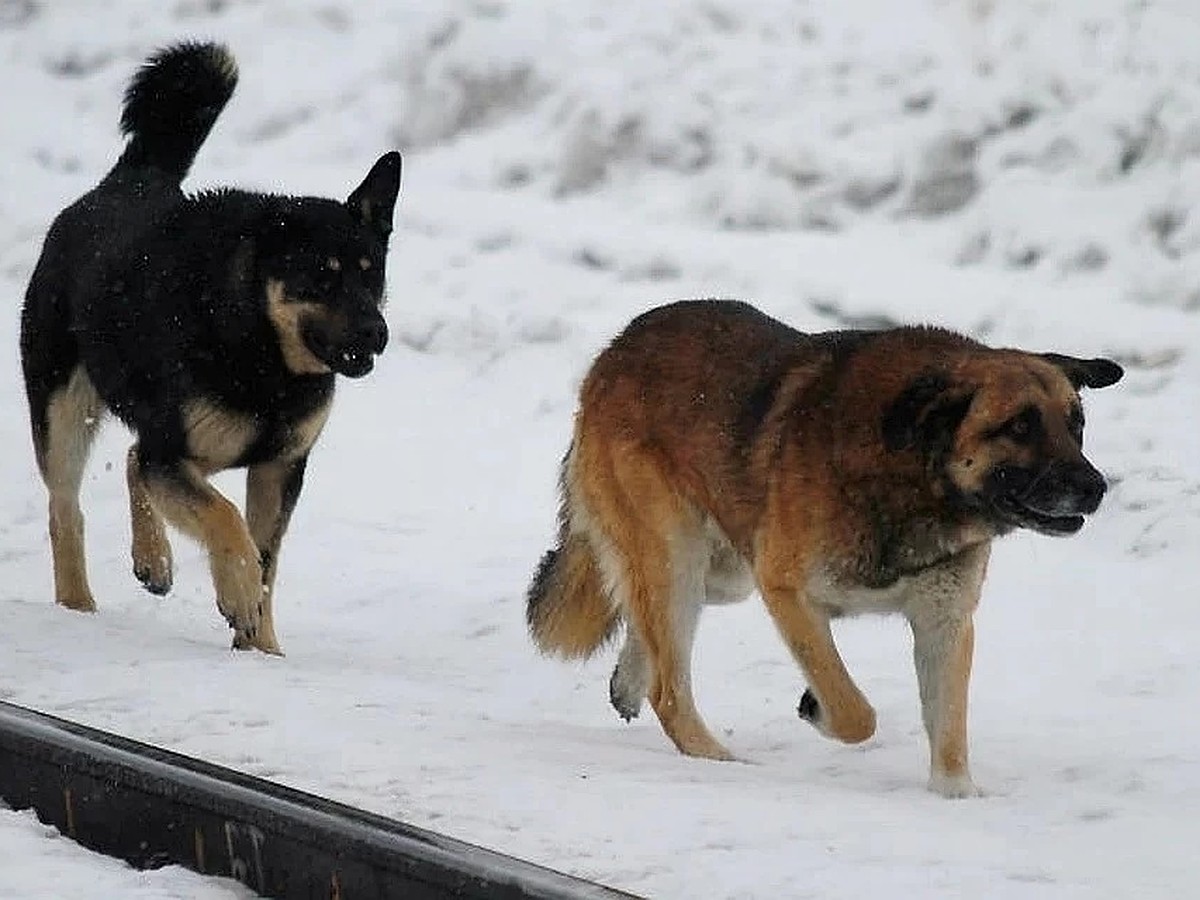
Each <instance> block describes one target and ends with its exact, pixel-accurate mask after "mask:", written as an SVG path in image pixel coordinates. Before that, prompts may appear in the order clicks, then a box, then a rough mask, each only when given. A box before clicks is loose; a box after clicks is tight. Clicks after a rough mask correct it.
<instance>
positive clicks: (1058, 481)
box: [1021, 457, 1108, 515]
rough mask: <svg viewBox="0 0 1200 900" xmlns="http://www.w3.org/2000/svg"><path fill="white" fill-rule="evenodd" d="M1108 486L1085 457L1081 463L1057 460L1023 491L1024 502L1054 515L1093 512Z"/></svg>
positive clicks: (1098, 505) (1087, 513)
mask: <svg viewBox="0 0 1200 900" xmlns="http://www.w3.org/2000/svg"><path fill="white" fill-rule="evenodd" d="M1107 489H1108V482H1106V481H1105V480H1104V476H1103V475H1101V474H1100V472H1099V471H1098V470H1097V469H1096V467H1095V466H1093V465H1092V464H1091V463H1089V462H1088V461H1087V460H1086V459H1083V458H1082V457H1081V458H1080V459H1079V461H1078V462H1069V463H1066V462H1054V463H1051V464H1050V465H1049V466H1047V467H1046V468H1045V469H1043V470H1042V472H1041V474H1039V475H1038V476H1037V477H1035V478H1034V479H1033V480H1032V481H1031V482H1030V484H1029V486H1028V487H1027V488H1026V489H1025V490H1024V491H1023V492H1022V497H1021V498H1022V502H1024V503H1025V504H1026V505H1028V506H1029V507H1030V508H1032V509H1035V510H1037V511H1039V512H1043V513H1048V514H1052V515H1091V514H1092V513H1094V512H1095V511H1096V510H1097V509H1098V508H1099V507H1100V501H1101V500H1102V499H1103V498H1104V493H1105V491H1106V490H1107Z"/></svg>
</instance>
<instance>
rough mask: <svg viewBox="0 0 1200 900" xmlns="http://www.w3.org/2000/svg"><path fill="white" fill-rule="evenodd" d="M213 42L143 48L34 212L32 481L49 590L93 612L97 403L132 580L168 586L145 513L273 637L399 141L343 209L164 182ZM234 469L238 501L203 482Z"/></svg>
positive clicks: (188, 147) (218, 52)
mask: <svg viewBox="0 0 1200 900" xmlns="http://www.w3.org/2000/svg"><path fill="white" fill-rule="evenodd" d="M236 83H237V68H236V65H235V63H234V61H233V58H232V56H230V54H229V52H228V51H227V50H226V49H225V48H224V47H222V46H219V45H214V44H194V43H186V44H180V45H177V46H173V47H170V48H167V49H165V50H162V51H161V52H159V53H158V54H157V55H155V56H154V57H152V58H151V59H150V60H149V61H148V62H147V63H146V64H145V66H144V67H143V68H142V69H141V70H140V71H139V72H138V73H137V75H136V76H135V77H134V78H133V80H132V82H131V84H130V85H129V88H128V90H127V91H126V95H125V103H124V110H123V114H122V117H121V128H122V131H123V132H124V133H125V134H126V135H128V136H129V140H128V143H127V144H126V146H125V149H124V152H123V153H122V154H121V157H120V159H119V160H118V161H117V163H116V165H115V166H114V167H113V169H112V170H111V171H110V172H109V173H108V175H107V176H106V177H105V178H104V180H103V181H101V182H100V184H99V185H98V186H97V187H96V188H94V189H93V190H91V191H90V192H88V193H87V194H85V195H84V196H83V197H81V198H80V199H79V200H77V201H76V202H75V203H73V204H72V205H71V206H69V207H67V208H66V209H65V210H63V212H62V213H60V214H59V216H58V218H57V219H56V220H55V221H54V224H53V225H52V226H51V228H50V231H49V234H48V235H47V238H46V243H45V246H44V247H43V249H42V255H41V258H40V259H39V260H38V264H37V268H36V269H35V271H34V273H33V277H32V279H31V281H30V284H29V290H28V292H27V293H26V296H25V305H24V308H23V310H22V317H21V363H22V368H23V370H24V375H25V387H26V393H27V395H28V399H29V408H30V417H31V420H32V426H33V443H34V448H35V450H36V453H37V462H38V467H39V468H40V470H41V473H42V477H43V479H44V480H45V482H46V487H47V489H48V490H49V493H50V539H51V547H52V551H53V555H54V591H55V599H56V601H57V602H58V603H61V604H62V605H63V606H67V607H70V608H72V609H80V610H91V609H94V608H95V601H94V600H93V599H92V593H91V590H90V588H89V587H88V582H87V572H86V567H85V562H84V547H83V516H82V513H81V512H80V508H79V488H80V482H81V479H82V474H83V468H84V465H85V463H86V461H87V456H88V451H89V448H90V445H91V441H92V438H93V437H94V435H95V432H96V427H97V424H98V422H99V421H100V419H101V418H102V416H103V414H104V412H105V410H106V409H107V410H111V411H112V412H113V413H115V414H116V415H117V416H118V417H119V418H120V419H121V420H122V421H124V422H125V423H126V424H127V425H128V426H129V427H130V428H131V429H132V430H133V431H134V432H135V433H136V436H137V442H136V443H135V444H134V445H133V447H131V448H130V451H129V458H128V469H127V475H128V481H129V494H130V510H131V515H132V520H133V567H134V573H135V574H136V575H137V577H138V579H139V580H140V581H141V582H142V584H144V585H145V586H146V588H147V589H149V590H150V591H153V592H154V593H159V594H161V593H165V592H166V591H168V590H170V588H171V577H172V575H171V568H172V563H171V547H170V545H169V543H168V542H167V537H166V533H165V530H164V527H163V520H164V519H165V520H166V521H167V522H169V523H170V524H172V525H173V526H175V527H176V528H178V529H179V530H180V531H182V532H184V533H185V534H187V535H190V536H192V537H193V538H195V539H197V540H198V541H200V543H201V544H202V545H203V546H204V547H205V549H206V551H207V553H208V557H209V563H210V567H211V570H212V577H213V583H214V587H215V589H216V595H217V607H218V608H219V609H220V611H221V613H222V614H223V615H224V616H225V618H226V619H227V620H228V621H229V624H230V626H231V627H232V628H233V630H234V639H233V645H234V646H235V647H238V648H248V647H257V648H258V649H260V650H264V651H267V652H276V653H277V652H279V644H278V641H277V640H276V637H275V628H274V621H273V617H272V611H271V594H272V586H273V584H274V580H275V571H276V564H277V560H278V551H279V544H280V540H281V539H282V537H283V533H284V531H285V529H286V528H287V524H288V520H289V518H290V516H291V512H292V509H293V508H294V506H295V504H296V499H297V497H298V495H299V493H300V487H301V484H302V481H303V478H304V469H305V464H306V462H307V459H308V453H309V450H310V449H311V448H312V446H313V442H314V441H315V440H316V438H317V436H318V435H319V434H320V432H321V428H322V426H323V425H324V423H325V420H326V417H327V416H328V415H329V409H330V403H331V401H332V398H333V386H334V374H335V373H336V374H341V375H346V376H348V377H350V378H359V377H361V376H363V375H366V374H367V373H368V372H370V371H371V369H372V367H373V365H374V356H375V355H376V354H378V353H380V352H382V351H383V349H384V346H385V345H386V343H387V337H388V334H387V326H386V325H385V323H384V320H383V316H382V314H381V312H380V307H381V304H382V302H383V292H384V263H385V257H386V253H387V245H388V237H389V234H390V232H391V230H392V224H391V222H392V211H393V208H394V207H395V203H396V195H397V193H398V191H399V187H400V156H399V154H397V153H388V154H385V155H384V156H383V157H381V158H380V159H379V161H378V162H376V163H375V165H374V167H373V168H372V169H371V171H370V172H369V173H368V175H367V177H366V179H365V180H364V181H363V182H362V184H361V185H359V187H358V188H356V189H355V190H354V192H353V193H351V194H350V197H349V199H348V200H346V201H345V203H342V202H338V201H334V200H326V199H320V198H315V197H281V196H273V195H265V194H257V193H248V192H243V191H236V190H229V189H222V190H217V191H210V192H204V193H201V194H198V195H195V196H186V195H185V194H184V193H183V192H182V191H181V190H180V182H181V181H182V180H183V178H184V176H185V175H186V174H187V172H188V169H189V168H190V167H191V164H192V161H193V160H194V159H195V156H196V153H197V151H198V150H199V149H200V145H201V144H202V143H203V142H204V140H205V138H206V137H207V136H208V133H209V131H210V130H211V129H212V126H213V123H214V122H215V121H216V118H217V116H218V115H219V114H220V112H221V110H222V109H223V108H224V106H225V104H226V103H227V102H228V100H229V98H230V96H231V95H232V94H233V89H234V86H235V84H236ZM241 466H245V467H247V469H248V473H247V479H246V516H245V518H244V519H243V517H242V516H241V514H240V513H239V512H238V510H237V509H236V507H235V506H234V505H233V504H232V503H230V502H229V500H227V499H226V498H225V497H224V496H222V495H221V494H220V493H219V492H217V491H216V490H215V489H214V488H213V487H212V486H211V485H210V484H209V483H208V480H207V479H208V476H210V475H212V474H213V473H215V472H218V471H220V470H222V469H228V468H234V467H241Z"/></svg>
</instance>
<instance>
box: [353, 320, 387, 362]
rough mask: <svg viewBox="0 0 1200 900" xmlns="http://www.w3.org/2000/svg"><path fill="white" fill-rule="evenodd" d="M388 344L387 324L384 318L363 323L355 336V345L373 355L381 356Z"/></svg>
mask: <svg viewBox="0 0 1200 900" xmlns="http://www.w3.org/2000/svg"><path fill="white" fill-rule="evenodd" d="M387 342H388V327H387V322H385V321H383V318H382V317H377V318H372V319H368V320H367V321H366V322H363V323H362V324H361V325H360V326H359V327H358V331H357V333H356V334H355V343H356V344H358V345H359V346H360V347H362V348H363V349H364V350H367V351H369V352H370V353H373V354H376V355H378V354H380V353H382V352H383V348H384V347H386V346H387Z"/></svg>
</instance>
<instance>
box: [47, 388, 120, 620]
mask: <svg viewBox="0 0 1200 900" xmlns="http://www.w3.org/2000/svg"><path fill="white" fill-rule="evenodd" d="M31 412H32V414H33V419H34V429H33V433H34V447H35V450H36V452H37V461H38V468H39V469H40V470H41V473H42V479H43V480H44V481H45V483H46V489H47V490H48V491H49V493H50V550H51V553H52V555H53V557H54V599H55V602H57V603H58V604H60V605H62V606H65V607H68V608H69V609H77V610H83V611H91V610H94V609H95V608H96V601H95V600H94V599H93V597H92V591H91V588H90V587H89V586H88V579H87V560H86V558H85V556H84V540H83V511H82V510H81V509H80V507H79V488H80V485H81V484H82V482H83V470H84V466H85V465H86V464H87V459H88V454H89V452H90V451H91V447H92V441H93V439H94V438H95V436H96V429H97V427H98V425H99V423H100V419H101V417H102V416H103V414H104V406H103V404H102V403H101V401H100V397H99V395H98V394H97V393H96V389H95V387H93V386H92V383H91V381H90V380H89V379H88V377H87V373H86V372H85V371H84V369H83V366H81V365H77V366H76V367H75V369H74V370H73V371H72V372H71V374H70V376H69V377H68V378H67V380H66V382H65V383H64V384H62V385H61V386H60V387H58V388H56V389H54V390H51V391H50V392H49V393H48V394H47V395H46V403H45V407H44V408H43V409H38V408H34V409H32V410H31Z"/></svg>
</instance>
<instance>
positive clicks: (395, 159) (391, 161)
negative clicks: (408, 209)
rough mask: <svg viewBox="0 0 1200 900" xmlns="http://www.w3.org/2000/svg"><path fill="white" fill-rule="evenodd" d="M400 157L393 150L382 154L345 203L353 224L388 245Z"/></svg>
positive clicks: (397, 186) (398, 180)
mask: <svg viewBox="0 0 1200 900" xmlns="http://www.w3.org/2000/svg"><path fill="white" fill-rule="evenodd" d="M400 168H401V161H400V154H399V153H397V152H396V151H395V150H392V151H390V152H388V153H385V154H383V156H381V157H379V159H378V160H377V161H376V162H375V165H373V166H371V171H370V172H368V173H367V177H366V178H364V179H363V183H362V184H360V185H359V186H358V187H356V188H355V189H354V190H353V192H351V194H350V196H349V197H348V198H347V199H346V209H348V210H349V211H350V215H351V216H353V218H354V220H355V221H356V222H358V223H360V224H362V225H365V226H367V227H368V228H370V229H371V230H372V231H374V232H375V234H376V235H377V236H378V237H379V239H380V240H381V241H384V242H385V243H386V242H387V239H388V236H389V235H390V234H391V233H392V213H393V212H394V211H395V209H396V196H397V195H398V194H399V193H400Z"/></svg>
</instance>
